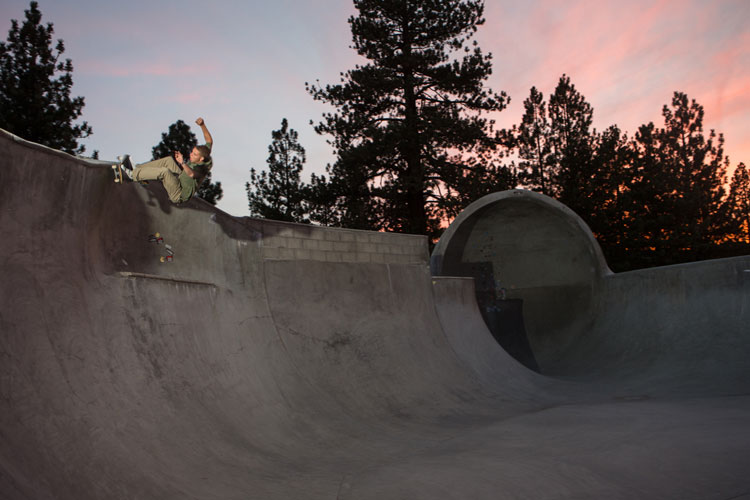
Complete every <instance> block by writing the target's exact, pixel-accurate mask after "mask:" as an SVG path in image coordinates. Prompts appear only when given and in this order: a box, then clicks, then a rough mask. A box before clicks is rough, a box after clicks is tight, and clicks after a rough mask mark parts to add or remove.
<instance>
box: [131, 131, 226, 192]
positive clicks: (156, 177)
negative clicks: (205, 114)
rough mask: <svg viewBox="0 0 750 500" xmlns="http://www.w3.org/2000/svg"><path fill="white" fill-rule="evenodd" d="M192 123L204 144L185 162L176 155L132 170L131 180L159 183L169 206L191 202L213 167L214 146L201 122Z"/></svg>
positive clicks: (194, 150) (178, 154)
mask: <svg viewBox="0 0 750 500" xmlns="http://www.w3.org/2000/svg"><path fill="white" fill-rule="evenodd" d="M195 123H196V124H197V125H198V126H199V127H200V128H201V130H202V131H203V138H204V139H205V141H206V143H205V144H204V145H202V146H196V147H194V148H193V150H192V151H191V152H190V157H189V158H188V159H187V161H186V160H185V158H184V157H183V155H182V153H180V152H179V151H177V152H175V153H174V158H173V157H171V156H168V157H166V158H161V159H159V160H154V161H150V162H148V163H142V164H140V165H138V166H137V167H135V170H133V175H132V177H133V180H134V181H139V182H140V181H161V183H162V184H163V185H164V189H165V190H166V191H167V195H168V196H169V199H170V201H171V202H172V203H184V202H186V201H188V200H189V199H190V198H192V197H193V195H194V194H195V193H196V192H197V191H198V187H200V185H201V182H203V179H205V178H206V176H207V175H208V172H209V171H210V170H211V167H212V166H213V161H212V160H211V147H212V146H213V142H214V141H213V138H212V137H211V133H210V132H209V131H208V128H206V123H205V122H204V121H203V118H198V119H197V120H195Z"/></svg>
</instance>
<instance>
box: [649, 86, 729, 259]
mask: <svg viewBox="0 0 750 500" xmlns="http://www.w3.org/2000/svg"><path fill="white" fill-rule="evenodd" d="M662 114H663V116H664V127H665V128H664V129H662V130H661V131H660V134H659V138H660V143H661V144H660V147H661V157H662V162H663V167H664V168H666V169H667V171H668V172H670V174H671V177H672V179H674V181H675V184H676V189H675V191H674V192H673V193H672V195H671V197H670V204H671V210H672V215H673V217H672V226H671V227H669V228H667V229H668V232H669V233H670V234H669V240H670V247H671V248H672V250H673V251H674V252H675V253H677V254H682V255H683V256H684V257H680V260H697V259H703V258H706V257H708V256H709V253H708V252H709V251H710V247H711V246H713V245H715V244H716V243H717V241H718V239H720V238H721V227H722V225H723V220H722V217H723V215H724V214H723V212H722V200H723V198H724V196H725V194H726V191H725V189H724V185H725V183H726V168H727V165H728V159H727V158H726V157H725V155H724V137H723V135H721V134H719V135H717V134H716V132H714V131H713V130H711V131H710V132H709V134H708V139H706V137H705V136H704V135H703V115H704V112H703V107H702V106H701V105H699V104H698V103H697V102H696V101H695V100H692V101H689V100H688V97H687V95H685V94H684V93H681V92H675V93H674V97H673V98H672V109H670V108H669V107H668V106H666V105H665V106H664V109H663V111H662Z"/></svg>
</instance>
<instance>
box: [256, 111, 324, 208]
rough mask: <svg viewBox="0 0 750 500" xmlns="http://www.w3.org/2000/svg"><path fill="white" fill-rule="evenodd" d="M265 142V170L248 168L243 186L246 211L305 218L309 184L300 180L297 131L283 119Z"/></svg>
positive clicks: (302, 158) (302, 159) (302, 160)
mask: <svg viewBox="0 0 750 500" xmlns="http://www.w3.org/2000/svg"><path fill="white" fill-rule="evenodd" d="M271 137H272V141H271V144H270V145H269V146H268V159H267V160H266V163H268V172H266V171H263V172H260V173H258V172H256V171H255V169H254V168H252V169H250V182H248V183H247V184H246V186H245V188H246V190H247V197H248V201H249V205H250V215H252V216H256V217H263V218H266V219H273V220H281V221H288V222H305V223H306V222H309V218H308V213H309V208H308V206H307V201H306V200H307V199H308V198H309V187H308V186H307V185H305V184H304V183H303V182H302V181H301V180H300V174H301V173H302V169H303V167H304V164H305V159H306V156H305V148H304V147H302V145H301V144H300V143H299V137H298V134H297V131H296V130H294V129H290V128H289V123H288V122H287V119H286V118H284V119H283V120H282V121H281V128H280V129H279V130H274V131H273V132H272V133H271Z"/></svg>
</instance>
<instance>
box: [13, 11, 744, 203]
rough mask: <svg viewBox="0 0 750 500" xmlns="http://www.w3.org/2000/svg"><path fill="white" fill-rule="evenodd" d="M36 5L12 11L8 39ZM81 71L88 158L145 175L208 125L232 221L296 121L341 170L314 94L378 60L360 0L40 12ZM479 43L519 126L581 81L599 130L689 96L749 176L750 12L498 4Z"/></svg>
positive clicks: (654, 114)
mask: <svg viewBox="0 0 750 500" xmlns="http://www.w3.org/2000/svg"><path fill="white" fill-rule="evenodd" d="M28 7H29V2H28V1H26V0H2V3H0V31H1V32H2V33H1V34H0V36H1V37H2V38H1V39H2V40H5V39H6V38H7V33H8V29H9V28H10V20H11V19H18V20H19V21H22V20H23V19H24V10H25V9H28ZM39 8H40V10H41V11H42V15H43V18H42V21H43V22H44V23H47V22H52V23H54V29H55V34H54V37H55V39H58V38H62V39H63V40H64V42H65V48H66V50H65V54H64V57H67V58H70V59H72V61H73V66H74V71H73V80H74V88H73V92H72V95H73V96H78V95H80V96H83V97H85V99H86V106H85V108H84V110H83V117H82V119H84V120H86V121H87V122H88V123H89V124H90V125H91V126H92V127H93V129H94V133H93V135H92V136H91V137H89V138H87V139H85V140H84V141H83V144H85V145H86V149H87V153H89V154H90V153H91V152H92V151H93V150H98V151H99V155H100V158H101V159H103V160H112V159H114V158H115V157H116V156H117V155H119V154H122V153H130V154H131V156H132V157H133V159H134V161H135V162H143V161H147V160H149V159H150V158H151V148H152V147H153V146H155V145H156V144H157V143H158V142H159V141H160V140H161V133H162V132H165V131H166V130H167V128H168V127H169V125H170V124H172V123H174V122H175V121H177V120H178V119H182V120H184V121H186V122H188V123H190V124H193V132H194V133H195V134H196V136H197V137H198V138H199V139H200V138H201V133H200V129H199V128H198V127H197V126H195V125H194V121H195V118H197V117H198V116H202V117H203V118H204V119H205V121H206V124H207V125H208V127H209V129H210V130H211V133H212V134H213V136H214V140H215V147H214V151H213V157H214V169H213V179H214V181H220V182H221V183H222V187H223V189H224V198H223V199H222V200H221V201H219V204H218V206H219V208H221V209H223V210H225V211H227V212H229V213H230V214H232V215H240V216H242V215H248V209H247V196H246V192H245V183H246V182H247V181H248V180H249V177H250V168H251V167H252V168H255V169H256V170H261V169H265V168H266V158H267V157H268V145H269V143H270V141H271V131H272V130H276V129H279V128H280V127H281V120H282V119H283V118H287V119H288V121H289V126H290V127H291V128H293V129H295V130H297V131H298V132H299V141H300V143H301V144H302V145H303V146H304V147H305V148H306V149H307V163H306V165H305V169H304V171H303V177H304V180H309V174H310V173H311V172H315V173H324V170H325V165H326V163H329V162H332V161H333V156H332V153H331V147H330V146H329V145H328V144H327V143H326V138H325V137H321V136H318V135H317V134H316V133H315V132H314V130H313V128H312V125H310V120H313V121H315V122H316V123H317V122H318V121H319V120H320V117H321V115H322V114H323V113H324V112H327V111H331V110H332V109H331V108H329V107H327V106H326V105H324V104H322V103H319V102H315V101H313V99H312V97H311V96H310V95H309V94H307V92H306V91H305V82H311V83H312V82H315V81H316V80H320V83H321V84H326V83H338V81H339V73H340V72H343V71H346V70H348V69H352V68H353V67H354V66H355V65H356V64H358V63H362V62H363V60H362V59H360V58H359V56H358V55H357V54H356V53H355V52H354V50H352V49H350V48H349V46H350V44H351V33H350V30H349V24H348V22H347V19H348V18H349V16H351V15H353V14H354V13H355V9H354V7H353V4H352V2H351V0H317V1H311V0H276V1H274V2H247V1H245V0H216V1H215V2H211V3H209V2H198V1H194V0H180V1H176V0H169V1H167V0H148V1H146V0H130V1H129V2H105V1H102V0H54V1H52V0H39ZM485 19H486V23H485V24H484V25H483V26H481V27H480V28H479V31H478V33H477V35H476V39H477V41H478V42H479V45H480V47H481V48H482V50H483V51H484V52H485V53H487V52H490V53H492V55H493V74H492V76H491V77H490V79H489V80H488V81H487V84H486V85H487V87H489V88H491V89H493V90H495V91H498V92H499V91H505V92H506V93H508V94H509V95H510V97H511V104H510V105H509V106H508V108H507V109H506V110H504V111H502V112H501V113H499V114H498V115H497V116H496V117H495V118H496V120H497V125H498V126H499V127H510V126H511V125H513V124H516V123H519V122H520V120H521V116H522V114H523V101H524V99H526V98H527V97H528V94H529V89H530V88H531V87H532V86H536V87H537V89H539V90H540V91H542V92H543V93H544V95H545V97H547V96H549V94H550V93H552V91H553V90H554V88H555V86H556V85H557V82H558V80H559V78H560V76H561V75H563V74H567V75H568V76H569V77H570V78H571V82H572V83H573V84H574V85H575V86H576V88H577V89H578V91H579V92H581V93H582V94H583V95H584V96H585V98H586V100H587V101H588V102H589V103H590V104H591V105H592V107H593V109H594V127H595V128H597V129H598V130H603V129H605V128H607V127H608V126H610V125H614V124H616V125H618V126H619V127H620V128H621V129H622V130H623V131H625V132H627V133H628V135H629V136H632V135H633V134H634V133H635V131H636V130H637V128H638V126H640V125H641V124H644V123H648V122H650V121H653V122H654V123H655V124H656V125H657V126H661V125H662V124H663V121H662V117H661V109H662V107H663V106H664V105H665V104H669V103H670V102H671V98H672V95H673V93H674V91H681V92H685V93H686V94H687V95H688V97H689V98H691V99H695V100H697V101H698V103H699V104H701V105H703V107H704V108H705V120H704V126H705V129H706V133H708V129H714V130H716V131H717V132H720V133H723V134H724V137H725V140H726V145H725V153H726V154H728V155H729V158H730V164H731V168H733V167H734V166H736V165H737V164H738V163H739V162H744V163H745V164H748V163H750V0H713V1H708V0H648V1H646V0H629V1H612V0H591V1H589V0H581V1H575V0H567V1H564V0H538V1H525V2H521V1H515V0H513V1H511V0H486V2H485Z"/></svg>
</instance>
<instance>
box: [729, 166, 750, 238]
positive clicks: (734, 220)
mask: <svg viewBox="0 0 750 500" xmlns="http://www.w3.org/2000/svg"><path fill="white" fill-rule="evenodd" d="M727 212H728V221H727V222H728V228H727V233H728V238H729V239H730V240H731V241H734V242H737V243H744V244H746V245H750V173H749V172H748V170H747V167H746V166H745V164H744V163H740V164H739V165H737V168H735V170H734V174H733V175H732V181H731V183H730V184H729V195H728V196H727ZM748 250H750V249H748V248H746V249H745V252H747V251H748Z"/></svg>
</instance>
